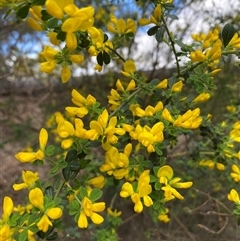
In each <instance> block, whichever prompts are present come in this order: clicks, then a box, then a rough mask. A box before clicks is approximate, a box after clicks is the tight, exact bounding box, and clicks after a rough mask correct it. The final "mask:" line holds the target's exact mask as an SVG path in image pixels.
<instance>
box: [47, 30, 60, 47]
mask: <svg viewBox="0 0 240 241" xmlns="http://www.w3.org/2000/svg"><path fill="white" fill-rule="evenodd" d="M47 36H48V37H49V40H50V42H51V43H52V44H54V45H59V44H60V40H59V39H57V33H56V32H49V33H47Z"/></svg>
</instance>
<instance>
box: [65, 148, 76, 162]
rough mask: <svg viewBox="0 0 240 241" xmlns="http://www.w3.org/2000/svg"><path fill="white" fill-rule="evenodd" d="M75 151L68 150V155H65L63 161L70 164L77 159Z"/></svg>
mask: <svg viewBox="0 0 240 241" xmlns="http://www.w3.org/2000/svg"><path fill="white" fill-rule="evenodd" d="M77 154H78V153H77V150H75V149H72V150H69V151H68V153H67V156H66V158H65V161H66V162H68V163H69V162H71V161H74V160H76V159H77Z"/></svg>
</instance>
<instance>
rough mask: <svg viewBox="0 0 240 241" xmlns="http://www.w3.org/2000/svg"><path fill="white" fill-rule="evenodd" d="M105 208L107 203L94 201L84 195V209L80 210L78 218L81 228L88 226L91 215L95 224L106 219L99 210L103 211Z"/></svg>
mask: <svg viewBox="0 0 240 241" xmlns="http://www.w3.org/2000/svg"><path fill="white" fill-rule="evenodd" d="M104 209H105V203H104V202H99V203H92V201H91V200H90V199H89V198H87V197H84V198H83V200H82V210H81V212H80V216H79V219H78V227H79V228H87V227H88V220H87V217H89V218H90V219H91V220H92V222H93V223H94V224H101V223H102V222H103V221H104V219H103V217H102V216H101V215H99V214H98V212H102V211H103V210H104Z"/></svg>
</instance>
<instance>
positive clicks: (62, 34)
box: [57, 31, 67, 42]
mask: <svg viewBox="0 0 240 241" xmlns="http://www.w3.org/2000/svg"><path fill="white" fill-rule="evenodd" d="M66 35H67V33H65V32H62V31H60V32H59V33H58V34H57V39H58V40H61V41H62V42H63V41H65V39H66Z"/></svg>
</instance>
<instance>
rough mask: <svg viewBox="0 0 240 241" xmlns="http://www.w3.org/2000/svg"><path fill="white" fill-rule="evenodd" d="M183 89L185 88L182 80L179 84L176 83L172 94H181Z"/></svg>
mask: <svg viewBox="0 0 240 241" xmlns="http://www.w3.org/2000/svg"><path fill="white" fill-rule="evenodd" d="M182 88H183V82H182V80H179V81H178V82H176V83H175V84H174V85H173V86H172V88H171V91H172V92H181V91H182Z"/></svg>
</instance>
